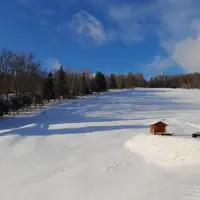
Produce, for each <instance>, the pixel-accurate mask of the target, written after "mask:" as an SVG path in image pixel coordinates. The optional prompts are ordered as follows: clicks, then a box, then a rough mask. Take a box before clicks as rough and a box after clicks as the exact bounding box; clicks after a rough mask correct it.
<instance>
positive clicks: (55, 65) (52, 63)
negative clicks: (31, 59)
mask: <svg viewBox="0 0 200 200" xmlns="http://www.w3.org/2000/svg"><path fill="white" fill-rule="evenodd" d="M42 66H43V67H44V68H46V69H49V70H56V69H59V68H60V66H61V64H60V62H59V61H58V60H57V59H48V60H46V61H45V62H44V63H43V64H42Z"/></svg>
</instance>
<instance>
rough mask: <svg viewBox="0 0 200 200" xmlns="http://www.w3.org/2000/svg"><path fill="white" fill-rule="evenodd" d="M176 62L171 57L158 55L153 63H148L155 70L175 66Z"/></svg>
mask: <svg viewBox="0 0 200 200" xmlns="http://www.w3.org/2000/svg"><path fill="white" fill-rule="evenodd" d="M174 64H175V63H174V62H173V60H172V59H170V58H166V57H161V56H156V57H155V58H154V60H153V62H152V63H151V64H149V65H148V68H149V67H150V68H151V69H153V70H158V71H160V70H163V69H166V68H169V67H173V66H174Z"/></svg>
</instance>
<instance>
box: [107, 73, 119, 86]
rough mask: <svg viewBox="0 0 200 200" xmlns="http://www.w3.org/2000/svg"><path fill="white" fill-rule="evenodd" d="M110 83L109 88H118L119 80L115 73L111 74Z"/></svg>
mask: <svg viewBox="0 0 200 200" xmlns="http://www.w3.org/2000/svg"><path fill="white" fill-rule="evenodd" d="M108 83H109V89H117V82H116V79H115V75H114V74H111V75H110V77H109V80H108Z"/></svg>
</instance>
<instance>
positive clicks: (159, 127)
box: [150, 121, 168, 135]
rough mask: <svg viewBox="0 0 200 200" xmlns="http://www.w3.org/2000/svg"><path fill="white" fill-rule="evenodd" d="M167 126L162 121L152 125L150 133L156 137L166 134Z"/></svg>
mask: <svg viewBox="0 0 200 200" xmlns="http://www.w3.org/2000/svg"><path fill="white" fill-rule="evenodd" d="M167 126H168V125H167V124H166V123H164V122H162V121H158V122H155V123H152V124H150V133H151V134H154V135H162V134H165V133H166V132H167Z"/></svg>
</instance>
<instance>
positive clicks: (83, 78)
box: [80, 73, 90, 96]
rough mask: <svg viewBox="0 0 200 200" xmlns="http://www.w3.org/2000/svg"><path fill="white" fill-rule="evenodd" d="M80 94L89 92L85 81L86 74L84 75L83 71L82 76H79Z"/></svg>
mask: <svg viewBox="0 0 200 200" xmlns="http://www.w3.org/2000/svg"><path fill="white" fill-rule="evenodd" d="M80 92H81V96H84V95H88V94H89V93H90V91H89V87H88V85H87V82H86V76H85V73H83V74H82V77H81V90H80Z"/></svg>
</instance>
